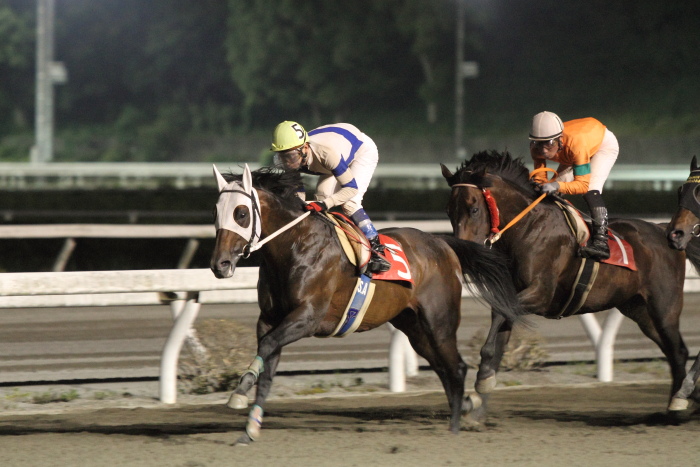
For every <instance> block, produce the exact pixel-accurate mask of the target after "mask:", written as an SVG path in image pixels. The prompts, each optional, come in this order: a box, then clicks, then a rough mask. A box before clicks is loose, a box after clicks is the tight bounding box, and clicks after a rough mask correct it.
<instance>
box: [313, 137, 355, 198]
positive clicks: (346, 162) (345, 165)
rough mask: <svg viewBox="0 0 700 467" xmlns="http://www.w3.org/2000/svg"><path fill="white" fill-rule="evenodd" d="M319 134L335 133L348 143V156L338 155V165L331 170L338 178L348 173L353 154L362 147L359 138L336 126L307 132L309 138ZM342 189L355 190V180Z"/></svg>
mask: <svg viewBox="0 0 700 467" xmlns="http://www.w3.org/2000/svg"><path fill="white" fill-rule="evenodd" d="M320 133H335V134H337V135H340V136H342V137H343V138H345V139H346V140H348V142H349V143H350V154H349V155H348V156H347V157H344V156H343V155H342V154H341V155H340V162H339V163H338V166H337V167H336V168H334V169H333V170H331V172H332V173H333V175H334V176H335V177H340V176H341V175H343V174H344V173H345V172H347V171H348V169H349V168H350V164H351V163H352V161H353V160H355V153H356V152H357V150H358V149H360V146H362V143H363V142H362V141H361V140H360V138H358V137H357V136H355V135H354V134H353V133H352V132H351V131H349V130H346V129H345V128H340V127H337V126H328V127H325V128H316V129H315V130H311V131H310V132H309V136H313V135H318V134H320ZM343 186H344V187H348V186H349V187H352V188H357V184H356V183H355V180H354V179H353V180H352V182H349V183H348V184H347V185H343Z"/></svg>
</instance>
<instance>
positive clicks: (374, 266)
mask: <svg viewBox="0 0 700 467" xmlns="http://www.w3.org/2000/svg"><path fill="white" fill-rule="evenodd" d="M369 245H370V248H371V252H370V256H369V264H368V265H367V270H369V272H372V273H379V272H386V271H388V270H389V269H391V263H389V261H387V260H386V259H385V258H384V257H383V256H382V254H384V250H385V249H386V247H385V246H384V245H382V244H381V243H379V236H376V237H372V238H371V239H369Z"/></svg>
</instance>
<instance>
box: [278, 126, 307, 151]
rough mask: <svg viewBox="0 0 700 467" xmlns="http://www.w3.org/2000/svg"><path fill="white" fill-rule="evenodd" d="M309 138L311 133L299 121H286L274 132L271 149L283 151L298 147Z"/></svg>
mask: <svg viewBox="0 0 700 467" xmlns="http://www.w3.org/2000/svg"><path fill="white" fill-rule="evenodd" d="M308 140H309V135H308V134H307V133H306V130H305V129H304V127H303V126H301V125H299V124H298V123H297V122H290V121H286V120H285V121H284V122H282V123H280V124H279V125H277V126H276V127H275V131H273V132H272V146H270V151H274V152H282V151H288V150H290V149H294V148H297V147H299V146H301V145H302V144H304V143H306V142H307V141H308Z"/></svg>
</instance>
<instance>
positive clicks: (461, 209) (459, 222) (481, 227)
mask: <svg viewBox="0 0 700 467" xmlns="http://www.w3.org/2000/svg"><path fill="white" fill-rule="evenodd" d="M440 166H441V167H442V176H443V177H445V180H447V184H448V185H449V186H450V187H451V188H452V193H451V194H450V198H449V200H448V202H447V216H448V217H449V219H450V223H451V224H452V231H453V234H454V236H455V237H457V238H460V239H462V240H470V241H473V242H477V243H483V242H484V241H486V239H487V238H488V236H489V233H490V232H491V211H490V210H489V206H488V204H487V201H486V198H485V197H484V189H485V187H486V186H491V185H492V179H491V178H490V177H489V176H487V175H486V173H485V172H484V171H479V172H478V173H474V172H468V171H458V172H457V173H455V174H453V173H452V172H450V170H449V169H448V168H447V167H445V166H444V165H442V164H440ZM497 217H498V213H496V218H497Z"/></svg>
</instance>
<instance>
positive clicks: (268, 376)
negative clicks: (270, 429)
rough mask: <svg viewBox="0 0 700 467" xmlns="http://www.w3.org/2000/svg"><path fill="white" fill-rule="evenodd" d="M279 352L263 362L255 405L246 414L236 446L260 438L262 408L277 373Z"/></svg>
mask: <svg viewBox="0 0 700 467" xmlns="http://www.w3.org/2000/svg"><path fill="white" fill-rule="evenodd" d="M280 355H281V351H278V352H275V353H274V354H272V355H270V357H269V358H268V359H267V361H266V362H265V370H264V371H262V372H261V373H260V375H259V378H258V385H257V390H256V392H255V403H254V404H253V406H252V407H251V409H250V412H249V413H248V422H247V423H246V427H245V433H243V434H242V435H241V437H240V438H238V440H237V441H236V444H250V443H251V442H252V441H255V440H256V439H258V438H259V437H260V430H261V429H262V421H263V414H264V410H263V406H264V405H265V400H266V399H267V396H268V394H269V393H270V388H271V387H272V378H273V377H274V376H275V373H276V372H277V364H278V363H279V360H280Z"/></svg>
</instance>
